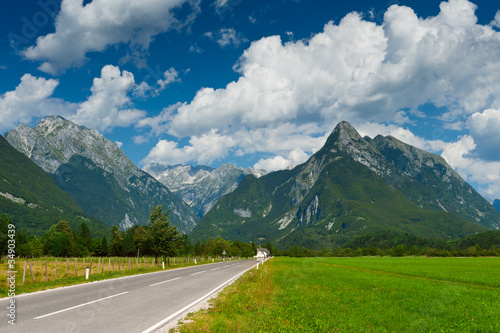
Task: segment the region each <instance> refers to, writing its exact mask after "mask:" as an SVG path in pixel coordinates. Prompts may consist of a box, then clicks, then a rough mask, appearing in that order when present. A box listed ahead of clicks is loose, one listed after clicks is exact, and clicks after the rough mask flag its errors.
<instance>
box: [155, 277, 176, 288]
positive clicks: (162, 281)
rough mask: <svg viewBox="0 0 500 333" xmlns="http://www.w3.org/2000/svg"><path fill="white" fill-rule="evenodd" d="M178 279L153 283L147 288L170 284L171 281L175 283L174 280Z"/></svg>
mask: <svg viewBox="0 0 500 333" xmlns="http://www.w3.org/2000/svg"><path fill="white" fill-rule="evenodd" d="M179 279H180V277H178V278H175V279H170V280H167V281H162V282H158V283H153V284H150V285H149V287H154V286H157V285H159V284H162V283H167V282H171V281H175V280H179Z"/></svg>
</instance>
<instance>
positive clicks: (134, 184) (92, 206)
mask: <svg viewBox="0 0 500 333" xmlns="http://www.w3.org/2000/svg"><path fill="white" fill-rule="evenodd" d="M6 139H7V140H8V141H9V142H10V143H11V144H12V146H14V148H16V149H17V150H18V151H20V152H22V153H24V154H25V155H26V156H28V157H29V158H30V159H31V160H32V161H34V162H35V163H36V164H37V165H39V166H40V167H41V168H42V169H44V170H45V171H46V172H48V173H50V174H51V175H53V178H54V180H55V182H56V184H57V185H58V186H59V187H60V188H63V189H64V190H65V191H66V192H67V193H69V194H70V195H71V196H72V197H73V198H74V199H75V201H77V202H78V203H79V204H80V206H81V207H85V209H86V211H87V212H88V213H89V214H90V215H92V216H94V217H96V218H98V219H100V220H102V221H104V222H105V223H106V224H107V225H110V226H111V225H114V224H116V225H118V226H119V227H120V228H121V229H122V230H125V229H127V228H129V227H131V226H132V225H136V224H143V225H144V224H147V223H148V216H149V210H150V209H151V208H152V207H154V206H156V205H158V204H163V205H164V207H165V209H170V219H171V222H172V224H175V225H177V226H178V228H179V230H181V231H183V232H189V231H191V230H192V229H193V228H194V226H195V225H196V222H197V221H198V217H197V216H196V215H195V214H194V213H193V211H192V209H191V208H190V207H189V206H188V205H186V204H185V203H184V202H183V201H182V200H180V199H179V198H178V197H177V196H175V195H174V194H173V193H171V192H170V191H169V190H168V188H167V187H165V186H164V185H163V184H161V183H160V182H158V181H157V180H156V179H155V178H154V177H152V176H151V175H149V174H148V173H146V172H144V171H142V170H140V169H139V168H138V167H137V166H135V165H134V164H133V163H132V161H130V159H129V158H128V157H127V156H126V155H125V154H124V153H123V151H122V150H121V149H120V148H119V147H118V146H117V145H116V144H115V143H114V142H111V141H109V140H108V139H106V138H105V137H104V136H102V135H101V134H99V133H98V132H97V131H96V130H94V129H88V128H86V127H84V126H79V125H76V124H74V123H72V122H71V121H69V120H66V119H64V118H62V117H60V116H49V117H45V118H44V119H42V120H41V121H40V122H39V123H38V124H37V125H36V126H35V127H34V128H30V127H28V126H26V125H19V126H18V127H17V128H16V129H13V130H11V131H9V132H8V133H7V134H6ZM84 175H85V177H84ZM96 198H103V200H102V201H99V200H96ZM105 203H106V204H105Z"/></svg>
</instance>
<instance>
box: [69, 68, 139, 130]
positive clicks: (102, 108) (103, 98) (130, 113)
mask: <svg viewBox="0 0 500 333" xmlns="http://www.w3.org/2000/svg"><path fill="white" fill-rule="evenodd" d="M135 87H136V84H135V80H134V75H133V74H132V73H130V72H127V71H122V72H121V71H120V69H119V68H118V67H115V66H112V65H106V66H104V67H103V68H102V70H101V77H99V78H95V79H94V83H93V85H92V88H91V89H90V90H91V91H92V95H91V96H89V98H88V99H87V100H86V101H85V102H83V103H81V104H80V105H79V107H78V110H77V112H76V114H74V115H72V116H71V117H69V119H70V120H72V121H74V122H75V123H77V124H80V125H85V126H87V127H90V128H96V129H99V130H103V131H105V130H108V129H110V128H112V127H117V126H118V127H127V126H130V125H132V124H134V123H136V122H137V121H138V120H139V119H141V118H143V117H145V116H146V112H145V111H143V110H137V109H134V108H130V105H131V104H132V101H131V98H130V96H129V95H128V93H129V92H132V91H133V90H134V88H135Z"/></svg>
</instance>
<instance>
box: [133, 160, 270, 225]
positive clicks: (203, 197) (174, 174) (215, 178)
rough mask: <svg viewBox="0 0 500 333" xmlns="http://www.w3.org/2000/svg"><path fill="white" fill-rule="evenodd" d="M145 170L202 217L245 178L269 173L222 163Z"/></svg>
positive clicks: (150, 167)
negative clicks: (213, 166) (220, 164)
mask: <svg viewBox="0 0 500 333" xmlns="http://www.w3.org/2000/svg"><path fill="white" fill-rule="evenodd" d="M143 170H144V171H146V172H148V173H149V174H151V175H152V176H153V177H155V178H156V179H157V180H158V181H160V182H161V183H162V184H164V185H165V186H166V187H168V188H169V189H170V191H172V193H174V194H176V195H177V196H178V197H179V198H181V199H182V200H184V202H186V203H187V204H188V205H189V206H190V207H192V208H193V210H194V211H195V213H196V214H197V215H198V216H199V217H200V218H201V217H203V216H204V215H205V214H206V213H207V212H208V211H209V210H210V209H211V208H212V207H213V206H214V205H215V204H216V203H217V202H218V201H219V200H220V198H222V196H224V195H226V194H228V193H231V192H232V191H234V190H235V189H236V187H237V186H238V183H239V182H240V181H241V180H242V179H243V177H244V176H245V175H248V174H254V175H257V176H259V177H260V176H261V175H263V174H265V173H266V172H265V171H263V170H256V169H254V168H247V169H243V168H240V167H237V166H235V165H234V164H231V163H229V164H223V165H222V166H221V167H219V168H216V169H215V168H211V167H207V166H203V165H200V166H196V167H193V166H191V165H180V164H177V165H170V166H166V165H163V164H160V163H153V164H149V165H147V166H145V167H144V168H143Z"/></svg>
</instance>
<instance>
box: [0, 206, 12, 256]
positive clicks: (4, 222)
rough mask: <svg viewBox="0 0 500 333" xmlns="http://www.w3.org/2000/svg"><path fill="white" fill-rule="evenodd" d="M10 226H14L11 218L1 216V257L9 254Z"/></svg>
mask: <svg viewBox="0 0 500 333" xmlns="http://www.w3.org/2000/svg"><path fill="white" fill-rule="evenodd" d="M9 224H12V221H11V220H10V219H9V218H7V217H5V216H0V256H4V255H6V254H7V252H8V239H9V236H8V230H9Z"/></svg>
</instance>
